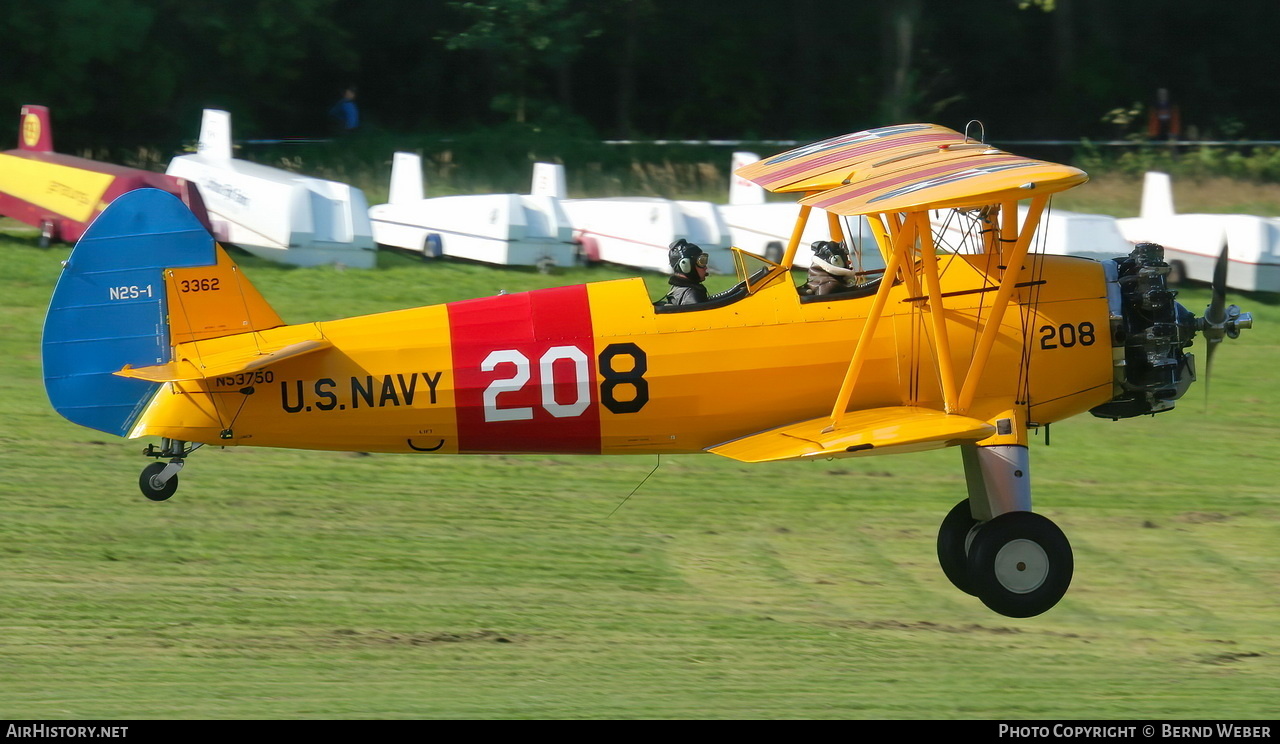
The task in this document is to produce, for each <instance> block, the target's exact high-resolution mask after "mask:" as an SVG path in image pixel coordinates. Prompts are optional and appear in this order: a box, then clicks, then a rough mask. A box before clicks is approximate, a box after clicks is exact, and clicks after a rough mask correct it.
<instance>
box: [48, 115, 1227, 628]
mask: <svg viewBox="0 0 1280 744" xmlns="http://www.w3.org/2000/svg"><path fill="white" fill-rule="evenodd" d="M738 174H739V175H741V176H743V177H745V178H747V179H749V180H751V181H754V182H755V183H758V184H760V185H761V186H763V187H764V188H766V189H768V190H770V191H775V192H796V193H799V194H801V195H802V198H801V200H800V204H801V209H800V212H799V219H798V222H797V224H796V226H795V230H794V233H793V235H792V238H791V241H790V245H788V246H787V249H786V252H785V255H783V257H782V258H781V260H780V262H778V263H773V262H770V261H767V260H763V259H759V258H757V257H754V256H751V255H750V254H745V253H743V252H741V251H739V252H737V254H736V255H737V262H738V270H739V272H740V279H741V281H740V282H739V283H738V284H737V285H736V286H734V287H733V288H732V289H730V290H728V291H726V292H722V293H720V294H719V295H714V296H712V298H711V299H710V300H709V301H708V302H705V303H702V304H698V305H692V306H675V307H673V306H657V307H655V306H654V304H653V303H652V302H651V300H650V297H649V295H648V294H647V292H646V288H645V285H644V281H643V280H642V279H640V278H634V279H625V280H619V281H608V282H599V283H593V284H587V285H580V286H569V287H561V288H555V289H545V290H538V291H533V292H525V293H519V294H503V295H498V296H493V297H484V298H480V299H474V300H467V301H462V302H454V303H449V304H445V305H435V306H428V307H420V308H414V309H409V310H400V311H395V312H388V313H381V314H377V315H370V316H364V317H356V318H349V319H344V320H335V321H328V322H315V323H303V324H299V325H286V324H285V323H284V322H283V321H282V320H281V319H280V317H279V316H278V315H276V313H275V312H274V311H273V310H272V309H271V307H270V305H268V304H267V302H266V301H265V300H264V299H263V297H262V296H261V295H260V294H259V293H258V292H257V291H256V290H255V289H254V287H253V285H252V284H251V283H250V282H249V280H248V278H247V277H245V276H244V275H243V273H242V272H241V271H240V270H239V269H238V268H237V266H236V265H235V264H234V263H233V262H232V261H231V259H230V258H229V257H228V255H227V254H226V253H225V252H224V251H223V250H222V248H221V247H220V246H217V245H216V244H215V243H214V242H213V241H212V240H211V239H210V237H209V235H208V233H207V232H205V231H204V229H203V228H202V227H201V226H200V224H199V223H198V222H197V221H196V220H195V219H194V218H193V217H192V216H191V213H190V212H189V211H187V210H186V208H185V207H183V206H182V204H181V203H180V202H178V201H177V200H176V199H174V198H173V197H171V196H169V195H167V194H164V193H162V192H158V191H137V192H133V193H130V194H127V195H125V196H123V197H121V198H120V199H118V200H117V201H116V202H115V203H114V204H113V205H112V206H111V208H110V209H108V210H107V211H106V212H104V213H103V214H102V216H101V217H99V218H98V220H97V221H96V222H95V223H94V224H93V225H92V227H91V228H90V230H89V232H88V233H87V234H86V235H85V236H84V238H83V239H82V240H81V241H80V242H79V243H78V244H77V246H76V248H75V250H74V252H73V253H72V255H71V257H70V259H69V260H68V261H67V263H66V267H65V269H64V271H63V274H62V277H61V278H60V280H59V282H58V286H57V288H56V290H55V292H54V295H53V300H52V303H51V306H50V309H49V314H48V318H47V320H46V325H45V333H44V341H43V344H44V374H45V383H46V389H47V390H48V393H49V397H50V400H51V401H52V403H53V406H54V407H55V408H56V409H57V410H58V411H59V412H60V413H62V415H64V416H65V417H66V418H68V419H70V420H71V421H73V422H75V423H78V424H82V425H84V426H88V427H92V428H94V429H99V430H101V431H106V432H110V433H113V434H117V435H120V436H125V437H130V438H134V437H160V438H161V444H160V446H155V445H151V446H148V447H147V449H146V451H145V454H147V455H149V456H151V457H154V458H157V462H155V463H153V464H151V465H149V466H148V467H147V468H146V469H145V470H143V472H142V476H141V478H140V486H141V488H142V491H143V493H144V494H145V495H146V496H147V497H148V498H151V499H153V500H163V499H166V498H168V497H169V496H171V495H172V494H173V493H174V490H175V489H176V488H177V483H178V477H177V474H178V471H179V470H180V469H181V468H182V466H183V463H184V461H185V458H186V457H187V456H189V455H190V454H191V452H192V451H193V450H195V449H196V448H198V447H200V446H202V445H205V444H212V445H222V446H262V447H294V448H308V449H332V450H353V451H365V452H403V453H406V454H410V453H413V454H419V455H425V456H438V455H445V454H458V453H498V452H502V453H546V452H557V453H582V454H619V453H692V452H711V453H714V454H717V455H721V456H723V457H729V458H733V459H735V460H740V461H743V462H769V461H778V460H808V459H815V458H841V457H865V456H871V455H880V454H893V453H906V452H917V451H922V450H929V449H935V448H940V447H947V446H959V448H960V452H961V455H962V460H963V463H964V469H965V475H966V479H967V483H968V496H967V498H965V499H964V500H962V501H960V503H958V504H957V505H956V507H955V508H954V509H952V511H951V512H950V513H949V514H948V515H947V516H946V518H945V519H944V520H943V522H942V526H941V529H940V530H939V535H938V558H939V561H940V562H941V564H942V568H943V570H944V572H945V573H946V575H947V577H948V578H949V579H950V580H951V581H952V582H953V583H954V584H955V585H956V586H957V587H958V588H960V589H961V590H963V591H966V592H968V593H970V594H973V595H976V596H977V597H979V598H980V599H981V600H982V601H983V602H984V603H985V604H986V605H987V606H988V607H990V608H991V609H993V610H995V611H996V612H1000V613H1003V614H1005V615H1010V616H1017V617H1028V616H1032V615H1036V614H1039V613H1041V612H1044V611H1045V610H1047V609H1049V608H1050V607H1052V606H1053V605H1054V604H1055V603H1057V601H1058V600H1059V599H1060V598H1061V597H1062V596H1063V594H1064V593H1065V592H1066V590H1067V586H1068V584H1069V583H1070V580H1071V575H1072V565H1073V564H1072V555H1071V548H1070V545H1069V544H1068V542H1067V539H1066V538H1065V536H1063V534H1062V532H1061V530H1059V529H1058V528H1057V527H1056V526H1055V525H1054V524H1053V523H1052V522H1050V521H1049V520H1048V519H1045V518H1044V517H1042V516H1040V515H1037V514H1035V513H1033V512H1032V511H1031V470H1030V462H1029V458H1028V451H1027V441H1028V432H1029V430H1033V429H1036V428H1037V427H1040V426H1045V425H1047V424H1050V423H1052V422H1054V421H1059V420H1061V419H1064V418H1067V417H1069V416H1074V415H1076V414H1080V413H1084V412H1086V411H1092V412H1093V413H1094V414H1095V415H1099V416H1105V417H1110V418H1124V417H1129V416H1136V415H1141V414H1148V413H1156V412H1160V411H1164V410H1168V409H1170V408H1172V407H1173V405H1174V401H1175V400H1176V399H1177V398H1179V397H1180V396H1181V395H1182V394H1183V393H1184V392H1185V391H1186V389H1187V386H1188V385H1189V384H1190V383H1191V381H1192V380H1194V379H1195V371H1194V366H1193V363H1192V357H1191V354H1189V353H1187V352H1186V351H1185V350H1186V349H1187V347H1189V346H1190V344H1191V341H1192V338H1193V336H1194V335H1195V334H1196V332H1200V333H1202V334H1203V335H1204V336H1205V337H1206V339H1207V340H1208V343H1209V344H1210V352H1212V349H1213V348H1214V346H1213V345H1214V344H1216V343H1218V342H1219V341H1221V340H1222V338H1223V337H1224V336H1231V337H1235V336H1237V335H1238V334H1239V330H1240V329H1241V328H1247V327H1249V325H1250V323H1251V320H1250V318H1249V316H1248V315H1247V314H1241V313H1240V312H1239V309H1238V308H1235V306H1232V307H1230V308H1227V307H1225V306H1224V305H1225V302H1224V297H1223V294H1222V292H1223V290H1222V285H1221V284H1219V286H1218V287H1217V288H1215V297H1214V303H1213V304H1212V305H1210V307H1209V309H1208V310H1207V312H1206V317H1204V318H1195V317H1194V316H1193V315H1192V314H1191V313H1189V312H1187V311H1186V310H1185V309H1184V308H1182V306H1181V305H1179V304H1177V303H1176V302H1174V299H1173V298H1174V293H1173V292H1172V291H1170V290H1169V289H1168V287H1167V286H1166V284H1165V276H1166V274H1167V273H1168V270H1169V269H1168V266H1167V265H1166V264H1165V263H1164V262H1163V260H1162V256H1161V249H1160V247H1159V246H1154V245H1139V246H1137V248H1135V250H1134V251H1133V253H1132V254H1131V255H1129V256H1123V257H1119V258H1117V259H1115V260H1111V261H1102V262H1098V261H1093V260H1088V259H1080V258H1072V257H1065V256H1048V255H1043V254H1040V253H1037V252H1036V251H1035V250H1033V248H1034V245H1033V244H1034V236H1035V234H1036V226H1037V225H1038V224H1039V221H1040V219H1041V215H1042V214H1043V213H1044V211H1045V208H1046V206H1047V205H1048V202H1049V199H1050V197H1051V196H1052V195H1053V194H1054V193H1056V192H1059V191H1062V190H1064V189H1068V188H1071V187H1073V186H1076V185H1079V184H1081V183H1083V182H1084V181H1085V180H1087V176H1086V175H1085V174H1084V173H1083V172H1082V171H1080V170H1077V169H1075V168H1071V167H1067V166H1063V165H1058V164H1054V163H1048V162H1043V161H1039V160H1032V159H1028V158H1025V157H1019V156H1017V155H1012V154H1009V153H1007V152H1003V151H1001V150H998V149H995V148H993V147H990V146H988V145H986V144H984V143H982V142H979V141H975V140H973V139H970V138H968V137H966V136H965V135H962V134H960V133H958V132H956V131H953V130H951V129H947V128H943V127H939V126H935V125H930V124H908V125H901V126H892V127H885V128H881V129H873V130H869V131H864V132H856V133H854V134H849V135H845V136H841V137H836V138H833V139H829V140H825V141H822V142H818V143H815V144H812V145H808V146H806V147H801V148H798V149H795V150H791V151H789V152H785V153H782V154H780V155H776V156H774V157H771V158H768V159H765V160H762V161H759V162H756V163H754V164H751V165H749V166H745V167H743V168H741V169H740V170H739V171H738ZM1024 200H1029V201H1030V206H1029V209H1028V210H1027V211H1026V217H1025V218H1024V219H1022V220H1019V218H1018V214H1019V210H1018V203H1019V202H1020V201H1024ZM815 209H817V210H819V211H820V212H821V213H825V219H826V221H827V223H828V226H829V228H830V233H831V237H832V239H833V240H837V241H838V240H843V239H850V241H851V242H852V238H853V237H854V236H852V235H849V234H848V233H849V226H850V225H853V224H857V225H859V226H862V225H864V224H865V225H870V229H871V231H872V232H873V233H874V235H872V236H871V237H873V238H874V241H871V240H865V241H859V243H860V244H865V245H867V246H869V251H868V252H869V254H872V255H858V256H857V259H858V261H859V262H860V263H859V266H860V268H861V271H860V272H859V274H858V276H859V277H860V280H859V282H858V283H857V284H856V286H852V287H850V288H849V289H848V291H845V292H842V293H837V294H829V295H823V296H802V295H801V294H800V293H799V292H798V291H797V287H796V280H795V279H794V278H793V276H792V273H791V271H790V267H791V265H792V262H793V260H794V258H795V256H796V253H797V251H798V250H799V249H800V246H799V243H800V235H801V234H802V232H803V231H804V228H805V226H806V223H807V221H808V219H809V218H810V215H811V213H812V212H813V211H814V210H815ZM934 210H944V211H934ZM944 214H945V215H949V217H948V218H947V219H956V220H964V221H966V222H965V224H966V225H967V226H968V228H967V229H966V230H962V231H956V230H945V231H944V230H940V229H939V230H936V229H935V227H936V225H935V219H938V218H940V217H938V216H940V215H944ZM863 216H865V217H866V222H865V223H864V221H863V219H862V218H863ZM859 229H862V228H861V227H860V228H859ZM935 234H937V235H939V236H941V235H944V234H945V235H948V236H951V235H956V234H963V235H964V238H963V239H962V240H961V241H960V244H959V245H943V244H941V242H940V238H935ZM861 237H866V236H861ZM948 240H951V238H948ZM873 245H874V246H877V247H878V251H876V250H875V249H871V248H870V246H873Z"/></svg>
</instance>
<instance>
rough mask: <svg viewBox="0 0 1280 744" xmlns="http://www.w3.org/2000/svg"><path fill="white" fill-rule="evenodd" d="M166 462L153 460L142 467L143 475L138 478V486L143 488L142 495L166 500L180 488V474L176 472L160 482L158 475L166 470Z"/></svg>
mask: <svg viewBox="0 0 1280 744" xmlns="http://www.w3.org/2000/svg"><path fill="white" fill-rule="evenodd" d="M164 466H165V463H163V462H153V463H151V464H150V465H148V466H146V467H145V468H143V469H142V475H141V476H140V477H139V478H138V488H141V489H142V495H143V496H146V497H147V498H149V499H151V500H152V501H164V500H165V499H168V498H169V497H170V496H172V495H173V494H174V492H176V491H177V490H178V476H177V474H176V473H175V474H174V475H173V477H171V478H169V480H168V481H166V482H165V483H160V482H159V481H158V480H157V477H158V476H159V475H160V473H161V471H163V470H164Z"/></svg>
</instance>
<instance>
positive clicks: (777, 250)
mask: <svg viewBox="0 0 1280 744" xmlns="http://www.w3.org/2000/svg"><path fill="white" fill-rule="evenodd" d="M785 252H786V251H785V249H784V248H783V247H782V243H780V242H778V241H776V240H771V241H769V244H768V245H766V246H765V247H764V257H765V258H767V259H769V260H770V261H772V262H774V263H780V262H781V261H782V255H783V254H784V253H785Z"/></svg>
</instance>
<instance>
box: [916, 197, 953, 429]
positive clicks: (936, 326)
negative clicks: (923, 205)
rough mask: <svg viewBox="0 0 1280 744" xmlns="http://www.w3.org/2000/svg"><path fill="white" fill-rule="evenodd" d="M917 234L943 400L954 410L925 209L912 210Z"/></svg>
mask: <svg viewBox="0 0 1280 744" xmlns="http://www.w3.org/2000/svg"><path fill="white" fill-rule="evenodd" d="M908 219H911V220H914V221H915V223H916V228H915V229H916V232H917V233H918V234H919V236H920V259H921V263H922V264H923V266H922V267H921V268H922V269H923V271H924V281H925V284H926V285H927V286H928V288H929V322H930V323H932V325H933V347H934V354H933V356H934V359H935V360H937V364H938V379H939V381H941V382H942V402H943V406H944V409H945V410H946V412H947V413H955V412H956V373H955V368H954V366H953V365H952V363H951V342H950V340H949V339H948V338H947V319H946V306H945V305H943V304H942V283H941V281H940V280H939V278H938V253H937V250H936V249H935V248H934V245H933V227H932V225H931V224H930V223H929V213H928V212H912V213H911V214H910V216H909V218H908Z"/></svg>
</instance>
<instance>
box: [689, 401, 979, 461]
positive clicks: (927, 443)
mask: <svg viewBox="0 0 1280 744" xmlns="http://www.w3.org/2000/svg"><path fill="white" fill-rule="evenodd" d="M830 427H831V419H830V418H829V417H827V416H824V417H822V418H817V419H812V420H810V421H802V422H800V423H798V424H790V425H788V426H782V427H779V428H777V429H770V430H769V431H763V432H760V433H758V434H752V435H750V436H746V437H742V438H741V439H735V440H733V441H730V442H725V443H724V444H720V445H717V446H715V447H710V448H708V449H707V451H708V452H712V453H714V454H717V455H723V456H724V457H728V458H730V459H733V460H739V461H741V462H775V461H779V460H806V459H809V458H811V457H860V456H864V455H885V454H897V453H903V452H920V451H923V450H930V449H938V448H940V447H947V446H950V445H953V444H959V443H961V442H968V441H978V440H980V439H986V438H987V437H989V436H991V435H992V434H994V433H995V431H996V430H995V427H994V426H992V425H991V424H988V423H987V422H985V421H981V420H979V419H975V418H969V417H968V416H957V415H954V414H947V413H943V412H941V411H936V410H934V409H931V408H917V407H914V406H894V407H890V408H872V409H869V410H866V411H851V412H850V413H848V414H847V415H845V417H844V420H843V421H841V423H840V426H839V427H837V428H835V429H833V430H831V431H827V429H828V428H830Z"/></svg>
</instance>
